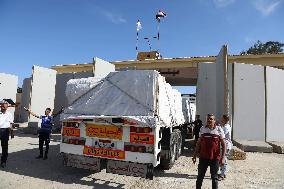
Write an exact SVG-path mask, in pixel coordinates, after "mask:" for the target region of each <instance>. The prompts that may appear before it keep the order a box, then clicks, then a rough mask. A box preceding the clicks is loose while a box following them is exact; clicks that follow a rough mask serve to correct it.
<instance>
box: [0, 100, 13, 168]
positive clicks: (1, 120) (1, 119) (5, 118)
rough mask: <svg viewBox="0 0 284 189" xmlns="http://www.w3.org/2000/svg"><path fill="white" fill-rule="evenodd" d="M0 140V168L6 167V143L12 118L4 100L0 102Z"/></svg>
mask: <svg viewBox="0 0 284 189" xmlns="http://www.w3.org/2000/svg"><path fill="white" fill-rule="evenodd" d="M0 106H1V111H0V140H1V147H2V156H1V167H2V168H4V167H6V161H7V157H8V141H9V133H10V130H11V129H12V123H13V118H12V115H11V113H10V112H8V111H7V109H8V102H7V101H5V100H2V101H0Z"/></svg>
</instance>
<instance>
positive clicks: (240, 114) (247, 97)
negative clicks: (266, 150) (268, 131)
mask: <svg viewBox="0 0 284 189" xmlns="http://www.w3.org/2000/svg"><path fill="white" fill-rule="evenodd" d="M233 80H234V81H233V83H234V86H233V87H234V89H233V90H234V94H233V95H234V102H233V103H234V104H233V107H234V109H233V112H234V117H233V138H235V139H244V140H260V141H264V140H265V83H264V67H263V66H257V65H250V64H240V63H234V78H233Z"/></svg>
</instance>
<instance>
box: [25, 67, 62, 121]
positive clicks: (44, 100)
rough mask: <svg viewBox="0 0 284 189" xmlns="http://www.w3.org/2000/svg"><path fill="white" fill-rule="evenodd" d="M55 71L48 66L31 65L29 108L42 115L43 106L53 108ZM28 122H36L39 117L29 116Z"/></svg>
mask: <svg viewBox="0 0 284 189" xmlns="http://www.w3.org/2000/svg"><path fill="white" fill-rule="evenodd" d="M55 84H56V71H55V70H51V69H48V68H42V67H38V66H33V76H32V90H31V102H30V108H31V110H32V111H33V112H34V113H36V114H38V115H42V114H43V113H44V111H45V108H47V107H49V108H51V109H53V108H54V98H55ZM29 121H30V122H37V121H39V119H37V118H35V117H33V116H31V117H30V120H29Z"/></svg>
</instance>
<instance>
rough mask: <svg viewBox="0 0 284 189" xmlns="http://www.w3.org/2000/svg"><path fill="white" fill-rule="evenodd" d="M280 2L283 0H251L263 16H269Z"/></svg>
mask: <svg viewBox="0 0 284 189" xmlns="http://www.w3.org/2000/svg"><path fill="white" fill-rule="evenodd" d="M282 2H283V0H253V1H252V5H253V6H254V8H255V9H256V10H258V11H259V12H260V13H261V14H262V15H263V16H269V15H270V14H272V13H273V12H274V11H275V10H276V9H277V7H279V5H280V4H281V3H282Z"/></svg>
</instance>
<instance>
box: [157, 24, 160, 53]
mask: <svg viewBox="0 0 284 189" xmlns="http://www.w3.org/2000/svg"><path fill="white" fill-rule="evenodd" d="M159 49H160V19H158V49H157V51H158V52H159Z"/></svg>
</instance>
